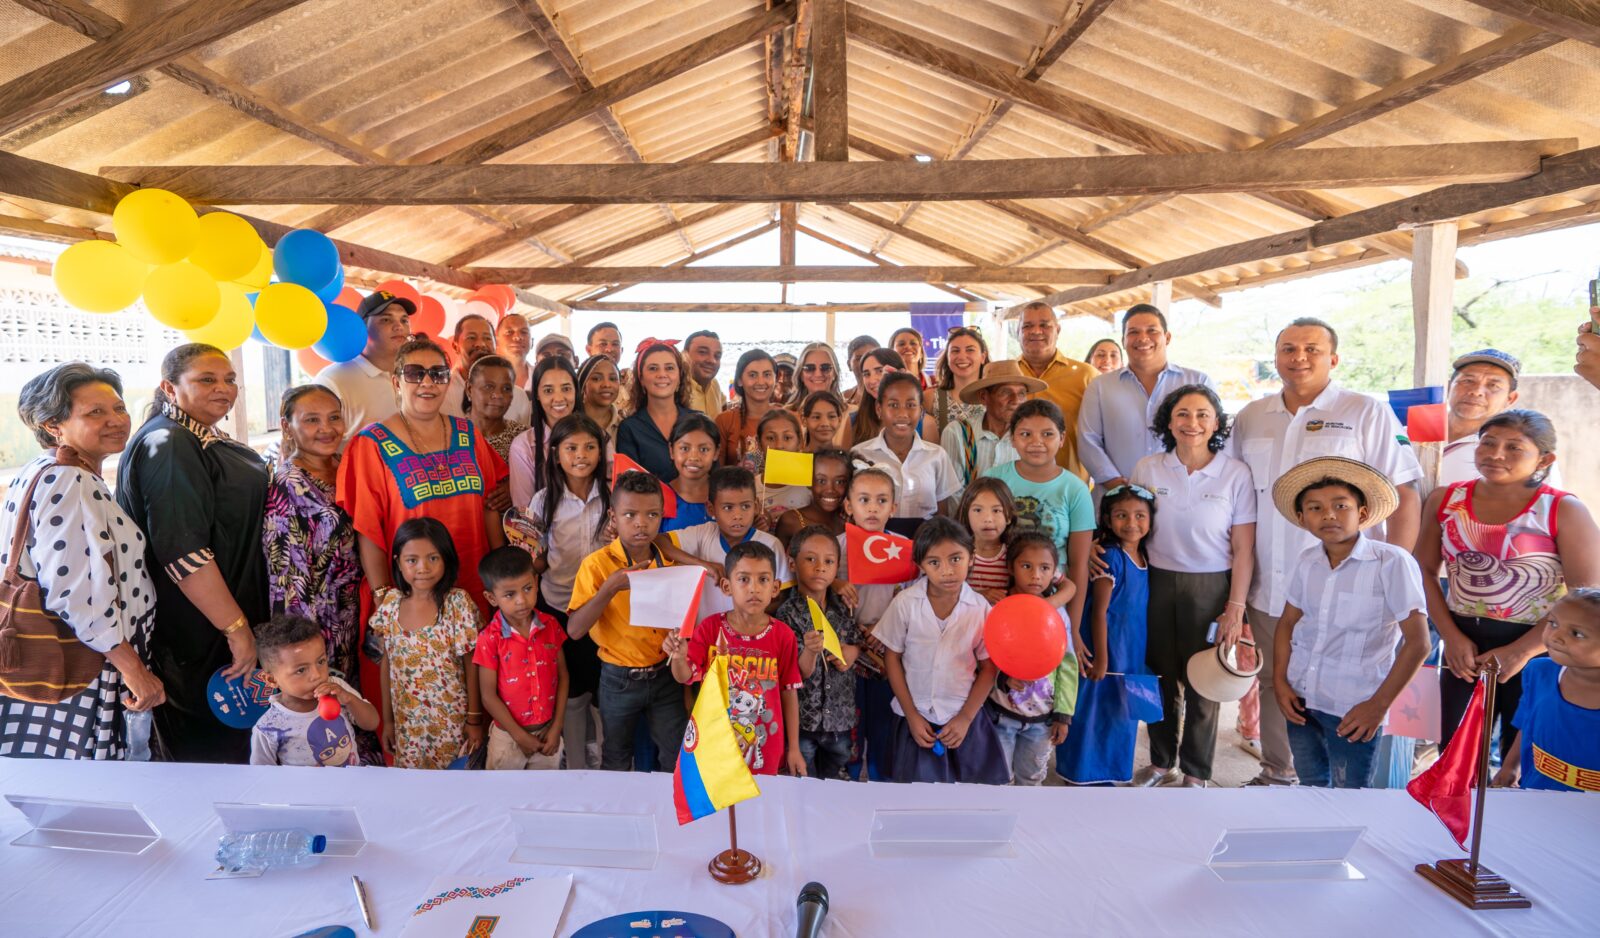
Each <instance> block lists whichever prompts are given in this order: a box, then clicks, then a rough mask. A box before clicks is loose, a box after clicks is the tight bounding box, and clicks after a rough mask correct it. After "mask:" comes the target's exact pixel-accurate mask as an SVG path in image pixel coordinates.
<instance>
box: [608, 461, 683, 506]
mask: <svg viewBox="0 0 1600 938" xmlns="http://www.w3.org/2000/svg"><path fill="white" fill-rule="evenodd" d="M624 472H642V473H644V474H645V475H647V476H652V477H653V478H654V476H653V475H652V473H651V472H650V470H648V469H646V468H645V467H643V466H641V465H639V464H638V463H636V462H634V461H633V460H632V459H630V458H628V457H627V456H624V455H622V454H621V453H618V454H617V455H616V456H614V457H612V460H611V485H612V486H613V488H614V487H615V486H616V484H617V478H618V477H619V476H621V475H622V474H623V473H624ZM656 481H657V482H661V480H660V479H659V478H657V479H656ZM661 517H663V518H676V517H678V493H677V492H674V491H673V490H672V486H670V485H668V484H667V483H665V482H661Z"/></svg>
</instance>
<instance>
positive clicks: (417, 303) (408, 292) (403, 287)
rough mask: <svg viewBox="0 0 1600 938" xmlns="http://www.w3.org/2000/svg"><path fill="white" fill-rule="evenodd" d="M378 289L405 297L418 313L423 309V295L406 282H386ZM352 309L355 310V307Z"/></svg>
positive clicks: (379, 285)
mask: <svg viewBox="0 0 1600 938" xmlns="http://www.w3.org/2000/svg"><path fill="white" fill-rule="evenodd" d="M378 289H379V290H382V291H384V292H386V293H393V294H394V295H395V296H400V297H405V298H406V299H408V300H410V301H411V306H412V308H414V309H416V310H418V311H420V310H421V309H422V294H421V293H418V292H417V288H416V287H414V286H412V285H411V284H409V283H406V282H405V281H404V280H385V281H384V282H382V283H380V284H378ZM359 305H361V304H360V303H357V304H356V306H359ZM350 308H351V309H355V306H352V307H350Z"/></svg>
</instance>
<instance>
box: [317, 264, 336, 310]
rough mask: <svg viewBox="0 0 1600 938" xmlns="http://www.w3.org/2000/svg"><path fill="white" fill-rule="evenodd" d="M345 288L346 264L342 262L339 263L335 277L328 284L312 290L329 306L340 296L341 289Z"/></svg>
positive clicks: (323, 303)
mask: <svg viewBox="0 0 1600 938" xmlns="http://www.w3.org/2000/svg"><path fill="white" fill-rule="evenodd" d="M343 289H344V265H343V264H341V265H339V268H338V270H337V272H335V273H334V275H333V279H332V280H329V281H328V284H327V286H325V287H323V288H322V289H320V290H312V291H311V292H312V293H315V294H316V295H317V299H319V300H321V301H322V305H324V306H327V305H329V304H331V303H332V302H333V301H334V300H336V299H338V298H339V291H340V290H343Z"/></svg>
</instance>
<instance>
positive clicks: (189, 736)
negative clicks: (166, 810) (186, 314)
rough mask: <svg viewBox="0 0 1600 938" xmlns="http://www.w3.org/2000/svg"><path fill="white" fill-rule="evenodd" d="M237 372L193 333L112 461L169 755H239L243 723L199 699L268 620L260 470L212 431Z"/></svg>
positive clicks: (244, 748)
mask: <svg viewBox="0 0 1600 938" xmlns="http://www.w3.org/2000/svg"><path fill="white" fill-rule="evenodd" d="M238 397H239V376H238V375H237V374H236V373H235V372H234V368H233V363H232V362H230V361H229V360H228V356H227V355H226V354H225V353H224V352H223V351H222V350H221V349H219V348H216V347H215V346H211V345H205V344H203V343H199V342H192V343H189V344H187V345H180V346H178V347H177V348H175V349H173V350H172V351H170V352H168V353H167V355H166V357H165V358H163V359H162V360H161V384H160V386H159V387H158V388H156V393H155V400H154V402H153V403H152V404H151V405H150V415H149V417H148V418H147V419H146V420H145V422H144V424H143V425H141V426H140V427H139V429H138V430H137V431H136V432H135V433H134V436H133V439H132V440H131V441H130V442H129V443H128V451H127V453H125V454H124V455H123V457H122V462H121V463H120V464H119V465H118V466H117V503H118V504H119V505H121V506H122V510H123V511H125V512H127V513H128V517H130V518H132V519H133V521H134V523H135V524H137V525H138V526H139V529H140V530H142V531H143V532H144V536H145V557H144V561H145V566H146V567H147V568H149V569H150V570H152V571H160V572H159V573H155V572H152V574H151V576H152V578H153V579H154V580H155V590H156V621H155V628H154V631H153V632H152V633H151V639H150V661H151V670H153V671H155V673H156V675H157V676H159V677H160V678H161V681H162V683H164V684H165V685H166V688H167V702H166V703H164V704H162V705H161V706H160V707H158V708H156V730H157V732H158V733H159V735H160V737H161V741H162V743H163V744H164V745H165V747H166V749H167V751H168V753H169V754H170V755H171V757H172V758H173V759H175V760H176V761H179V762H235V763H239V764H243V763H245V762H248V761H249V759H250V731H249V730H240V729H233V728H232V727H229V726H226V725H224V724H223V723H222V721H221V720H218V719H217V718H216V716H215V715H214V714H213V713H212V711H211V703H210V700H209V699H208V697H207V696H206V684H207V682H208V681H210V679H211V676H212V675H213V674H215V673H217V671H219V670H220V671H222V672H223V673H224V674H225V675H227V676H228V677H230V678H240V677H244V676H246V675H248V674H250V673H251V671H252V670H253V669H254V668H255V666H256V639H255V633H254V632H252V631H251V628H252V627H253V626H254V625H255V624H256V623H259V622H265V621H266V620H267V563H266V557H265V556H264V555H263V554H262V552H261V516H262V512H263V509H265V507H266V501H267V482H268V475H267V467H266V465H265V464H264V463H263V462H262V461H261V457H260V456H258V455H256V451H255V450H253V449H251V448H250V447H248V446H246V445H245V444H243V443H240V442H238V441H236V440H233V439H229V438H228V437H226V436H223V435H222V434H221V433H218V432H217V429H216V424H217V422H218V421H220V420H221V419H222V418H223V417H225V416H227V414H228V412H229V411H231V410H233V404H234V401H235V400H237V399H238Z"/></svg>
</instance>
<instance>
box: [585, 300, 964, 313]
mask: <svg viewBox="0 0 1600 938" xmlns="http://www.w3.org/2000/svg"><path fill="white" fill-rule="evenodd" d="M569 305H570V306H571V307H572V308H573V309H574V310H584V311H588V312H595V313H903V312H906V311H907V310H908V309H910V306H909V305H908V304H906V303H596V302H591V301H589V300H578V301H576V302H573V303H571V304H569ZM966 311H967V312H969V313H984V312H988V311H989V304H988V303H968V304H967V306H966Z"/></svg>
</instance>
